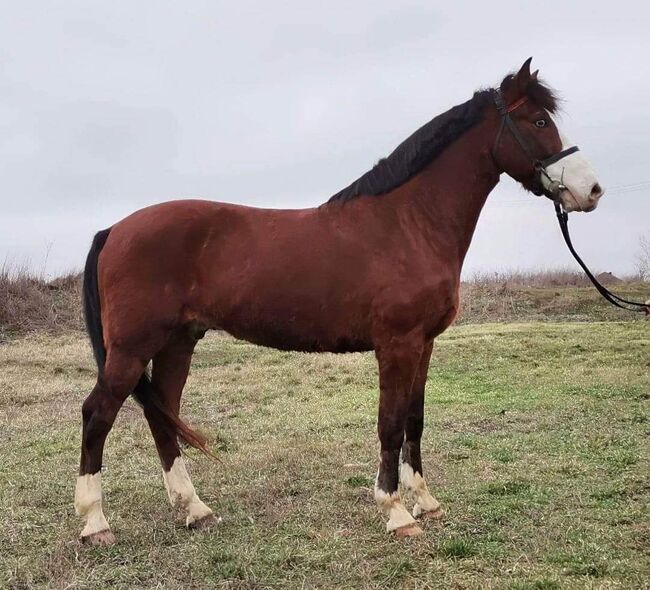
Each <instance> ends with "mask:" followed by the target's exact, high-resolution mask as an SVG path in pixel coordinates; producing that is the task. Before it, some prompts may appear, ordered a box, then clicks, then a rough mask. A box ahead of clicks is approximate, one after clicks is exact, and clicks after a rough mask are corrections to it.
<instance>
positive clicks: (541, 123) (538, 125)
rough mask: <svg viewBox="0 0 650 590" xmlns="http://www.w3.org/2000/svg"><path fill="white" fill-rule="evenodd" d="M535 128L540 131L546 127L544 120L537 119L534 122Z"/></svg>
mask: <svg viewBox="0 0 650 590" xmlns="http://www.w3.org/2000/svg"><path fill="white" fill-rule="evenodd" d="M535 127H539V128H540V129H541V128H542V127H546V119H538V120H537V121H535Z"/></svg>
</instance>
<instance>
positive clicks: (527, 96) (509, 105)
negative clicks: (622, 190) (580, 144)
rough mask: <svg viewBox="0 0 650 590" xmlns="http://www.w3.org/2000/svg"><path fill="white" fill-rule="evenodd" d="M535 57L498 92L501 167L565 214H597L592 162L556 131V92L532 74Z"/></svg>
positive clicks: (496, 151)
mask: <svg viewBox="0 0 650 590" xmlns="http://www.w3.org/2000/svg"><path fill="white" fill-rule="evenodd" d="M530 62H531V59H528V60H526V62H525V63H524V65H523V66H522V67H521V69H520V70H519V72H518V73H517V74H515V75H510V76H507V77H506V78H505V79H504V80H503V82H502V83H501V86H500V88H499V90H496V91H495V92H494V99H495V106H496V111H497V117H498V118H499V120H500V122H499V132H498V134H497V139H496V141H495V144H494V147H493V157H494V160H495V162H496V163H497V165H498V166H499V167H500V168H501V169H502V170H503V171H504V172H506V173H507V174H508V175H509V176H511V177H512V178H514V179H515V180H517V181H519V182H520V183H521V184H522V185H523V186H524V188H526V189H527V190H529V191H531V192H533V193H534V194H536V195H546V196H547V197H549V198H550V199H553V200H555V201H559V202H560V203H561V204H562V206H563V207H564V209H565V210H566V211H593V210H594V209H595V208H596V206H597V204H598V199H600V197H602V195H603V192H604V191H603V188H602V187H601V185H600V183H599V182H598V180H597V178H596V174H595V172H594V171H593V169H592V168H591V166H590V164H589V162H587V160H586V159H585V157H584V156H583V155H582V152H581V151H579V150H578V148H577V147H576V146H574V145H573V144H571V143H570V142H569V140H568V139H567V138H566V137H565V136H564V135H563V134H562V133H561V131H560V130H559V129H558V128H557V125H556V123H555V121H554V120H553V117H552V114H553V113H554V112H555V111H556V110H557V99H556V97H555V96H554V94H553V92H552V91H551V90H550V89H549V88H548V87H547V86H545V85H544V84H543V83H541V82H540V81H539V80H538V79H537V72H534V73H532V74H531V73H530Z"/></svg>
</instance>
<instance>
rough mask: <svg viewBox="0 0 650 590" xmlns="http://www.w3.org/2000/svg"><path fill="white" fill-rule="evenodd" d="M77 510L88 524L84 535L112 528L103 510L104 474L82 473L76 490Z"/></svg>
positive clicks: (75, 505)
mask: <svg viewBox="0 0 650 590" xmlns="http://www.w3.org/2000/svg"><path fill="white" fill-rule="evenodd" d="M74 508H75V512H76V513H77V514H78V515H79V516H81V517H83V519H84V522H85V523H86V526H84V529H83V531H81V536H82V537H89V536H90V535H93V534H95V533H99V532H101V531H107V530H110V527H109V526H108V522H107V521H106V517H105V516H104V512H103V511H102V474H101V473H100V472H97V473H93V474H92V475H90V474H86V475H80V476H79V477H78V478H77V487H76V488H75V492H74Z"/></svg>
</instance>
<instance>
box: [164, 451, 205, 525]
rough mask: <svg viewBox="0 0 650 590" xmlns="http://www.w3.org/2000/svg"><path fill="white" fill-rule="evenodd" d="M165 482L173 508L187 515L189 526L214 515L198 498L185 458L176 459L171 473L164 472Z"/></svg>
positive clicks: (186, 521)
mask: <svg viewBox="0 0 650 590" xmlns="http://www.w3.org/2000/svg"><path fill="white" fill-rule="evenodd" d="M163 480H164V481H165V489H166V490H167V496H169V501H170V502H171V504H172V506H174V507H175V508H180V509H181V510H183V512H184V513H185V514H186V515H187V518H186V520H185V524H186V525H187V526H189V525H191V524H192V523H193V522H196V521H197V520H201V519H202V518H205V517H206V516H209V515H210V514H212V510H210V509H209V508H208V507H207V506H206V505H205V504H204V503H203V502H201V500H200V499H199V497H198V496H197V494H196V490H195V489H194V486H193V485H192V480H191V479H190V476H189V475H188V473H187V469H185V461H183V457H176V459H174V463H173V464H172V467H171V469H170V470H169V471H164V470H163Z"/></svg>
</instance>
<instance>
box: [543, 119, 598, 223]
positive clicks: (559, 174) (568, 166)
mask: <svg viewBox="0 0 650 590" xmlns="http://www.w3.org/2000/svg"><path fill="white" fill-rule="evenodd" d="M558 131H559V129H558ZM559 133H560V139H561V140H562V149H563V150H565V149H567V148H569V147H571V146H573V145H575V144H574V143H572V142H571V141H569V139H568V138H567V137H566V135H564V134H563V133H562V132H561V131H560V132H559ZM546 172H547V174H548V175H549V176H550V177H551V178H552V179H553V180H557V181H558V182H560V183H561V184H563V185H564V186H566V190H564V191H562V193H561V194H560V199H561V200H562V205H563V206H564V208H565V209H566V210H567V211H593V210H594V209H595V208H596V206H597V204H598V199H599V198H600V197H601V196H602V195H603V192H604V191H603V190H602V189H600V190H595V191H594V187H596V188H598V186H599V183H598V179H597V178H596V173H595V172H594V170H593V168H592V167H591V164H590V163H589V162H588V161H587V159H586V158H585V157H584V155H583V153H582V151H577V152H574V153H572V154H569V155H568V156H566V157H564V158H562V159H560V160H558V161H557V162H554V163H553V164H551V165H550V166H547V167H546Z"/></svg>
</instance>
